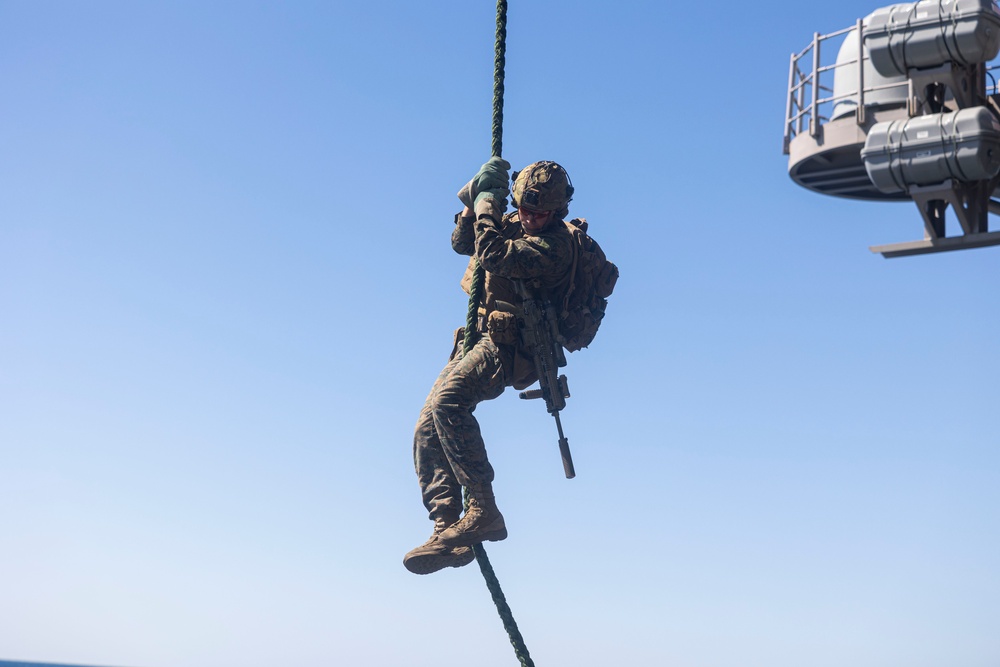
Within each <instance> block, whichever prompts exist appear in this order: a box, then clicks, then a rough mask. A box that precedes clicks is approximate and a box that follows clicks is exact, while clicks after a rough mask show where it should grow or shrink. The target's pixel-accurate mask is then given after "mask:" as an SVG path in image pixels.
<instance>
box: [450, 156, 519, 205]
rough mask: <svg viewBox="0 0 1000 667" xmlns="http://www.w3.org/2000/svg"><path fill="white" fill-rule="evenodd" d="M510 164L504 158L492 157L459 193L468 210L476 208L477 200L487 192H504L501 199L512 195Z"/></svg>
mask: <svg viewBox="0 0 1000 667" xmlns="http://www.w3.org/2000/svg"><path fill="white" fill-rule="evenodd" d="M509 172H510V162H507V160H504V159H503V158H502V157H491V158H490V159H489V160H488V161H487V162H486V164H484V165H483V166H482V167H480V169H479V171H478V172H477V173H476V175H475V176H473V177H472V180H471V181H469V182H468V183H466V184H465V185H464V186H463V187H462V189H461V190H459V191H458V198H459V199H460V200H461V202H462V203H463V204H465V206H466V207H468V208H475V202H476V199H477V198H478V197H479V195H480V194H482V193H484V192H486V191H487V190H491V191H497V190H503V191H504V192H503V194H502V195H500V196H501V198H506V197H507V195H508V194H509V193H510V189H509V186H510V176H509Z"/></svg>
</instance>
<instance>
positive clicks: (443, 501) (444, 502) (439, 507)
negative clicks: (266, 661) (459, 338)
mask: <svg viewBox="0 0 1000 667" xmlns="http://www.w3.org/2000/svg"><path fill="white" fill-rule="evenodd" d="M504 356H506V355H505V354H504V353H503V352H502V351H501V350H500V348H498V347H497V345H496V343H494V342H493V341H492V340H490V337H489V336H482V337H481V338H480V339H479V341H478V342H477V343H476V345H475V346H474V347H473V348H472V350H470V351H469V353H468V354H463V353H462V347H461V343H460V342H459V343H458V344H457V346H456V349H455V351H454V352H453V354H452V357H451V360H450V361H449V362H448V364H447V365H446V366H445V367H444V370H443V371H441V374H440V375H439V376H438V378H437V381H435V382H434V386H433V387H432V388H431V393H430V394H429V395H428V396H427V401H426V402H425V403H424V408H423V410H422V411H421V412H420V418H419V419H418V420H417V427H416V429H415V431H414V435H413V464H414V467H415V468H416V470H417V481H418V482H419V483H420V492H421V495H422V496H423V501H424V506H425V507H426V508H427V512H428V514H429V515H430V518H431V519H432V520H433V519H435V518H437V517H438V516H441V515H446V514H454V515H458V514H459V513H460V512H461V511H462V487H463V486H478V485H482V484H489V483H491V482H492V481H493V466H491V465H490V462H489V459H488V458H487V456H486V445H485V443H484V442H483V437H482V435H481V434H480V432H479V422H477V421H476V418H475V417H474V416H473V415H472V412H473V411H474V410H475V409H476V406H477V405H478V404H479V403H480V402H482V401H488V400H490V399H494V398H496V397H497V396H499V395H500V394H502V393H503V390H504V388H505V387H506V375H507V373H506V371H505V366H506V365H505V364H504V363H503V359H502V358H503V357H504Z"/></svg>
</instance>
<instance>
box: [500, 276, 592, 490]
mask: <svg viewBox="0 0 1000 667" xmlns="http://www.w3.org/2000/svg"><path fill="white" fill-rule="evenodd" d="M511 282H513V283H514V284H515V285H516V287H517V291H518V294H519V295H520V296H521V299H522V304H521V307H520V308H515V307H514V306H513V305H511V304H509V303H505V302H500V301H498V302H497V308H498V309H499V310H504V311H507V312H511V313H514V314H515V315H517V320H518V322H517V323H518V328H519V329H520V334H521V344H522V345H523V346H524V348H525V349H526V350H527V351H528V352H529V353H531V356H532V357H534V359H535V373H536V375H538V386H539V388H538V389H530V390H528V391H522V392H521V393H520V394H518V396H520V397H521V398H523V399H533V398H542V399H545V409H546V410H548V412H549V414H551V415H552V416H553V417H555V419H556V429H557V430H558V431H559V454H560V456H561V457H562V464H563V471H564V472H565V473H566V479H573V478H574V477H576V470H575V469H574V468H573V456H572V455H571V454H570V451H569V440H568V439H567V438H566V436H565V435H563V429H562V422H561V421H560V420H559V411H560V410H562V409H563V408H565V407H566V399H567V398H569V385H568V384H567V382H566V376H565V375H558V372H559V369H560V368H562V367H563V366H565V365H566V353H565V352H564V351H563V348H562V345H561V344H560V343H559V321H558V319H557V316H556V310H555V308H554V307H553V306H552V304H551V303H550V302H549V301H547V300H543V299H542V298H540V297H538V296H536V295H535V294H534V293H533V291H532V290H531V288H529V287H528V284H527V283H526V281H523V280H512V281H511Z"/></svg>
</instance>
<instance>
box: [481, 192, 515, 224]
mask: <svg viewBox="0 0 1000 667" xmlns="http://www.w3.org/2000/svg"><path fill="white" fill-rule="evenodd" d="M508 194H510V190H508V189H507V188H490V189H489V190H483V191H482V192H480V193H479V194H478V195H476V201H475V204H474V205H473V207H472V208H473V210H474V211H475V212H476V217H477V218H478V217H479V216H480V215H482V214H484V213H485V214H487V215H489V216H490V217H494V218H496V219H497V220H499V219H500V217H502V216H503V214H504V212H505V211H506V210H507V195H508Z"/></svg>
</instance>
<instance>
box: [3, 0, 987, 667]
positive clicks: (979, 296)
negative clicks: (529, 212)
mask: <svg viewBox="0 0 1000 667" xmlns="http://www.w3.org/2000/svg"><path fill="white" fill-rule="evenodd" d="M876 7H877V5H869V4H866V3H862V2H857V1H854V0H850V1H842V2H838V3H836V4H833V3H831V4H828V5H825V6H823V5H819V4H809V3H792V2H787V1H779V2H774V3H770V4H768V5H751V4H743V5H739V6H723V7H719V6H716V5H712V4H710V3H701V4H698V3H687V4H682V5H676V4H673V5H671V4H668V3H658V2H632V3H627V4H624V5H623V6H616V5H614V4H612V3H606V2H602V3H593V2H568V1H565V2H556V1H552V2H549V1H540V2H533V3H518V2H512V3H511V7H510V10H509V25H508V30H509V38H508V58H507V77H506V87H507V97H506V107H505V124H504V148H505V150H504V153H505V157H507V158H508V159H509V160H510V161H511V162H512V163H513V164H514V165H515V167H519V166H523V165H525V164H527V163H529V162H532V161H534V160H538V159H554V160H557V161H559V162H560V163H561V164H563V165H564V166H565V167H566V168H567V169H568V170H569V173H570V174H571V176H572V178H573V182H574V184H575V185H576V189H577V194H576V197H575V199H574V201H573V203H572V206H571V213H572V214H574V215H582V216H585V217H587V218H588V219H589V220H590V223H591V231H592V233H593V234H594V236H595V237H596V238H597V239H598V240H599V241H600V242H601V244H602V246H603V247H604V249H605V250H606V251H607V253H608V255H609V256H610V257H611V258H612V259H613V260H614V261H615V262H616V263H617V264H618V265H619V266H620V268H621V274H622V277H621V280H620V282H619V285H618V288H617V291H616V293H615V294H614V296H613V297H612V299H611V305H610V308H609V314H608V318H607V320H606V323H605V324H604V325H603V327H602V330H601V333H600V335H599V337H598V339H597V340H596V341H595V343H594V345H593V346H592V347H591V348H590V349H588V350H585V351H582V352H580V353H576V354H573V355H572V356H571V358H570V365H569V367H568V375H569V379H570V387H571V390H572V392H573V396H572V398H571V399H570V400H569V405H568V407H567V409H566V411H565V412H564V413H563V424H564V427H565V429H566V433H567V435H568V437H569V440H570V444H571V447H572V449H573V452H574V458H575V462H576V467H577V472H578V477H577V478H576V479H574V480H572V481H567V480H565V479H564V478H563V474H562V470H561V466H560V463H559V457H558V452H557V447H556V436H555V427H554V424H553V423H552V419H551V418H550V417H549V416H548V415H547V414H545V412H544V410H543V409H542V407H541V405H540V404H535V403H524V402H521V401H518V400H517V398H516V395H515V394H514V393H513V392H509V393H508V395H504V396H503V397H501V398H499V399H497V400H496V401H493V402H491V403H488V404H484V405H483V406H481V407H480V409H479V410H478V411H477V416H479V418H480V421H481V423H482V426H483V431H484V433H485V435H486V439H487V444H488V447H489V451H490V456H491V460H492V462H493V464H494V467H495V468H496V470H497V481H496V491H497V494H498V500H499V503H500V507H501V509H502V510H503V512H504V515H505V516H506V518H507V522H508V528H509V530H510V537H509V538H508V539H507V540H506V541H505V542H502V543H498V544H494V545H490V547H489V553H490V556H491V559H492V561H493V564H494V567H495V568H496V571H497V574H498V576H499V577H500V580H501V582H502V584H503V586H504V590H505V592H506V594H507V598H508V601H509V602H510V604H511V607H512V608H513V610H514V614H515V618H516V619H517V621H518V623H519V625H520V628H521V631H522V634H523V635H524V638H525V641H526V643H527V645H528V648H529V649H530V650H531V653H532V656H533V658H534V660H535V662H536V664H538V665H539V667H541V666H543V665H562V664H573V665H578V666H586V665H608V664H634V665H677V666H683V667H688V666H690V667H728V666H734V667H735V666H739V667H748V666H753V665H760V666H766V667H785V666H788V667H791V666H796V667H798V666H800V665H804V664H808V665H811V666H814V667H818V666H824V665H831V666H832V665H838V666H839V665H843V664H851V665H854V666H855V667H880V666H889V665H907V667H924V666H926V667H937V666H940V665H946V664H948V665H963V667H977V666H986V665H996V664H997V660H998V658H1000V635H998V634H997V632H996V627H995V619H996V618H997V616H998V614H1000V567H998V562H997V554H998V553H1000V540H998V538H997V536H996V530H995V528H996V526H997V524H998V519H1000V510H998V507H1000V484H998V481H1000V480H998V471H1000V453H998V451H997V444H998V435H997V433H996V428H995V427H996V419H995V415H996V400H997V395H998V394H997V389H996V378H997V377H998V371H1000V363H998V359H997V355H996V353H995V346H994V345H993V344H992V343H991V342H990V337H991V334H992V332H994V331H996V330H997V329H998V325H1000V316H998V314H997V307H996V306H997V297H996V284H997V272H996V268H995V267H996V264H997V259H998V257H1000V254H998V253H1000V250H998V249H983V250H974V251H966V252H961V253H947V254H941V255H933V256H925V257H916V258H909V259H897V260H890V261H887V260H884V259H882V258H881V257H879V256H877V255H872V254H871V253H869V251H868V246H869V245H877V244H882V243H891V242H897V241H909V240H915V239H917V238H919V237H920V236H921V234H922V226H921V221H920V218H919V216H918V214H917V211H916V209H915V207H913V206H912V205H908V204H878V203H876V204H872V203H863V202H853V201H846V200H837V199H830V198H825V197H822V196H819V195H816V194H813V193H811V192H808V191H805V190H802V189H800V188H798V187H797V186H796V185H794V184H793V183H792V182H791V181H790V179H789V178H788V176H787V173H786V169H787V164H786V158H785V157H784V156H783V155H782V154H781V120H782V116H783V113H784V94H785V86H786V84H787V77H788V58H789V54H790V53H792V52H798V51H800V50H801V49H803V48H804V47H805V46H806V44H807V43H808V42H809V40H810V39H811V36H812V33H813V32H814V31H818V32H832V31H834V30H838V29H840V28H842V27H846V26H848V25H850V24H852V23H853V22H854V21H855V19H856V18H857V17H859V16H863V15H865V14H867V13H869V12H870V11H872V10H873V9H875V8H876ZM494 10H495V7H494V5H493V4H492V3H488V2H483V3H470V2H458V1H457V0H454V1H443V2H436V3H423V4H420V3H416V4H414V3H386V2H370V3H345V2H291V3H276V2H209V3H204V2H199V3H195V2H186V1H178V2H170V3H165V2H107V1H101V2H90V3H71V2H46V1H42V0H33V1H32V2H26V1H7V2H3V3H0V110H2V111H0V121H2V122H0V181H2V183H3V184H4V186H3V187H2V188H0V312H2V313H3V320H2V326H0V406H2V407H0V456H2V460H3V465H2V466H0V573H2V576H0V581H2V583H0V597H2V598H3V600H4V604H3V605H0V658H3V659H8V660H38V661H49V662H72V663H89V664H104V665H120V666H122V667H125V666H133V667H202V666H204V667H209V666H211V667H218V666H219V665H241V666H247V667H254V666H256V665H260V666H264V665H272V664H276V663H280V664H298V665H330V664H345V665H346V664H359V665H373V666H386V667H391V666H396V665H409V666H412V667H421V666H424V665H428V666H429V665H434V666H435V667H437V666H440V665H446V664H468V663H469V662H470V661H474V662H476V663H477V664H479V665H482V666H484V667H492V666H493V665H497V666H502V665H511V664H516V661H515V660H514V657H513V653H512V651H511V649H510V646H509V643H508V640H507V637H506V634H505V633H504V632H503V628H502V626H501V624H500V620H499V618H498V617H497V615H496V613H495V610H494V609H493V606H492V601H491V600H490V598H489V595H488V592H487V590H486V587H485V584H484V583H483V581H482V578H481V576H480V574H479V572H478V570H477V569H476V568H475V567H474V566H473V567H468V568H464V569H462V570H448V571H445V572H442V573H439V574H436V575H433V576H429V577H416V576H414V575H411V574H409V573H408V572H406V571H405V570H404V569H403V567H402V565H401V559H402V555H403V554H404V553H405V552H406V551H407V550H408V549H410V548H412V547H413V546H415V545H416V544H419V543H420V542H422V541H423V540H424V539H426V537H427V535H428V534H429V530H430V524H429V522H427V521H426V520H425V516H424V511H423V508H422V506H421V504H420V498H419V493H418V489H417V485H416V479H415V476H414V474H413V470H412V461H411V451H410V450H411V439H412V429H413V424H414V422H415V419H416V416H417V413H418V412H419V409H420V406H421V404H422V402H423V398H424V396H425V395H426V392H427V390H428V389H429V387H430V384H431V382H432V381H433V379H434V377H435V376H436V374H437V372H438V371H439V370H440V367H441V366H442V365H443V364H444V362H445V360H446V357H447V354H448V351H449V349H450V336H451V331H452V330H453V328H454V327H456V326H459V325H460V324H461V323H462V321H463V319H464V312H465V305H466V304H465V299H464V295H463V294H462V293H461V292H460V290H459V287H458V282H459V279H460V277H461V274H462V271H463V268H464V261H463V259H462V258H461V257H459V256H458V255H455V254H454V253H453V252H452V251H451V249H450V245H449V235H450V231H451V217H452V215H453V214H454V213H455V211H456V210H457V208H458V207H459V204H458V202H457V199H456V198H455V192H456V191H457V190H458V188H459V187H460V186H461V185H462V184H463V183H464V182H465V181H467V180H468V179H469V178H470V177H471V176H472V174H473V173H475V171H476V169H477V168H478V167H479V165H480V164H481V163H482V162H483V161H484V160H485V159H486V158H488V157H489V151H490V122H491V120H490V113H491V104H492V71H493V31H494Z"/></svg>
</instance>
